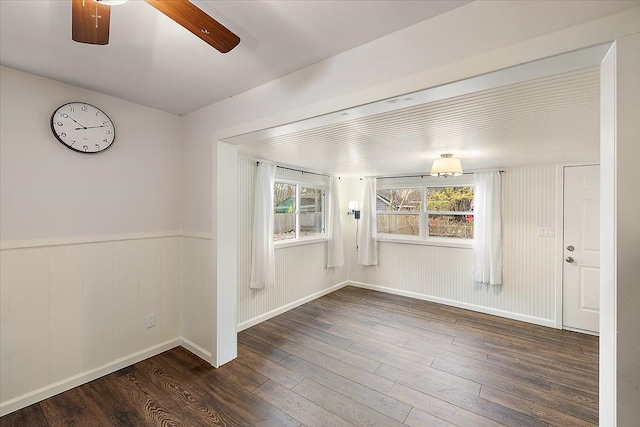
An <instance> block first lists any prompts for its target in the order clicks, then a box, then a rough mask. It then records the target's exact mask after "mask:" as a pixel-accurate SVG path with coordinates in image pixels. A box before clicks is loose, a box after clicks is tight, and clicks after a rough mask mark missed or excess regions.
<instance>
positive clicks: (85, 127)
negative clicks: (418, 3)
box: [76, 123, 104, 130]
mask: <svg viewBox="0 0 640 427" xmlns="http://www.w3.org/2000/svg"><path fill="white" fill-rule="evenodd" d="M78 124H79V125H80V123H78ZM80 126H82V125H80ZM103 127H104V125H100V126H89V127H87V126H82V127H81V128H76V130H80V129H95V128H103Z"/></svg>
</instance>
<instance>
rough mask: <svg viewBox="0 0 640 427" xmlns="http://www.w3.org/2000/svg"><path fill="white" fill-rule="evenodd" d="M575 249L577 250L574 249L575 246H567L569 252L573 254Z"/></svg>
mask: <svg viewBox="0 0 640 427" xmlns="http://www.w3.org/2000/svg"><path fill="white" fill-rule="evenodd" d="M574 249H575V248H574V247H573V245H569V246H567V250H568V251H569V252H573V250H574Z"/></svg>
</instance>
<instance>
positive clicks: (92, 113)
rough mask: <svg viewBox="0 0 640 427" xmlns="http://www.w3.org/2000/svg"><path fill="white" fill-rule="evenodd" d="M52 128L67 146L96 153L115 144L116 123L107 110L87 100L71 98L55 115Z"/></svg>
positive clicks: (52, 117) (84, 151)
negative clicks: (79, 100)
mask: <svg viewBox="0 0 640 427" xmlns="http://www.w3.org/2000/svg"><path fill="white" fill-rule="evenodd" d="M51 131H52V132H53V134H54V135H55V137H56V138H57V139H58V141H60V142H61V143H62V144H64V145H65V146H66V147H67V148H70V149H72V150H75V151H78V152H80V153H87V154H95V153H99V152H101V151H104V150H106V149H107V148H109V147H111V144H113V141H114V139H115V138H116V127H115V126H114V124H113V122H112V121H111V119H110V118H109V116H107V114H106V113H105V112H104V111H102V110H101V109H99V108H98V107H94V106H93V105H91V104H87V103H86V102H69V103H68V104H64V105H61V106H60V107H58V108H57V109H56V110H55V111H54V112H53V115H52V116H51Z"/></svg>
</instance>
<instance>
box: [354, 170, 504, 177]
mask: <svg viewBox="0 0 640 427" xmlns="http://www.w3.org/2000/svg"><path fill="white" fill-rule="evenodd" d="M498 172H500V173H504V171H503V170H499V171H498ZM474 173H475V172H463V174H462V175H473V174H474ZM425 176H431V174H430V173H418V174H414V175H393V176H365V178H375V179H392V178H424V177H425ZM434 178H438V177H434ZM445 178H446V177H445Z"/></svg>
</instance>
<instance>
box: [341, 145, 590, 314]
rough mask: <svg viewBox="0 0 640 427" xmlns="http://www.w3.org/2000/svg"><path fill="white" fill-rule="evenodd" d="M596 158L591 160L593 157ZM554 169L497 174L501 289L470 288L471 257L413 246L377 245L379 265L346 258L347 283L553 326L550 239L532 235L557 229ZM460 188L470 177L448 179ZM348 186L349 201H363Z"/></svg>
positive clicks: (553, 244)
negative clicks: (501, 236)
mask: <svg viewBox="0 0 640 427" xmlns="http://www.w3.org/2000/svg"><path fill="white" fill-rule="evenodd" d="M596 158H597V153H596ZM556 173H557V172H556V166H555V165H548V166H531V167H521V168H510V169H506V170H505V172H504V173H503V174H502V197H503V199H502V202H503V232H504V248H503V252H504V257H503V261H504V271H503V285H502V286H485V285H479V284H474V283H473V281H472V280H471V267H472V259H471V255H472V250H471V248H456V247H442V246H427V245H416V244H404V243H392V242H385V241H380V242H379V243H378V265H377V266H372V267H365V266H361V265H357V264H356V260H355V257H354V256H353V253H352V259H351V273H350V275H349V279H350V280H351V281H355V282H358V283H357V285H359V286H365V287H368V288H372V289H380V290H384V291H386V292H393V293H398V294H401V295H408V296H412V297H415V298H421V299H427V300H431V301H437V302H442V303H445V304H450V305H455V306H458V307H463V308H469V309H473V310H479V311H483V312H486V313H491V314H497V315H500V316H506V317H510V318H514V319H520V320H524V321H528V322H533V323H538V324H542V325H547V326H555V323H556V289H557V286H559V284H556V283H555V282H556V277H555V269H556V266H555V263H556V259H557V257H556V256H555V252H556V248H557V242H556V239H555V238H554V237H542V236H538V235H537V228H538V227H552V228H555V227H556V226H557V225H556V213H557V209H558V207H557V203H558V194H556V192H557V186H556V183H557V179H558V177H557V176H556ZM447 179H448V183H450V184H466V183H470V182H472V177H470V176H463V177H457V178H456V177H454V178H447ZM360 182H361V181H354V183H355V185H352V194H351V198H352V199H354V200H360V199H361V198H362V188H361V187H362V185H360ZM378 182H379V183H378V185H385V184H391V185H393V184H394V183H395V184H396V185H404V184H426V185H429V184H442V179H441V178H440V179H438V178H433V177H425V178H422V179H421V178H410V179H393V180H378Z"/></svg>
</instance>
